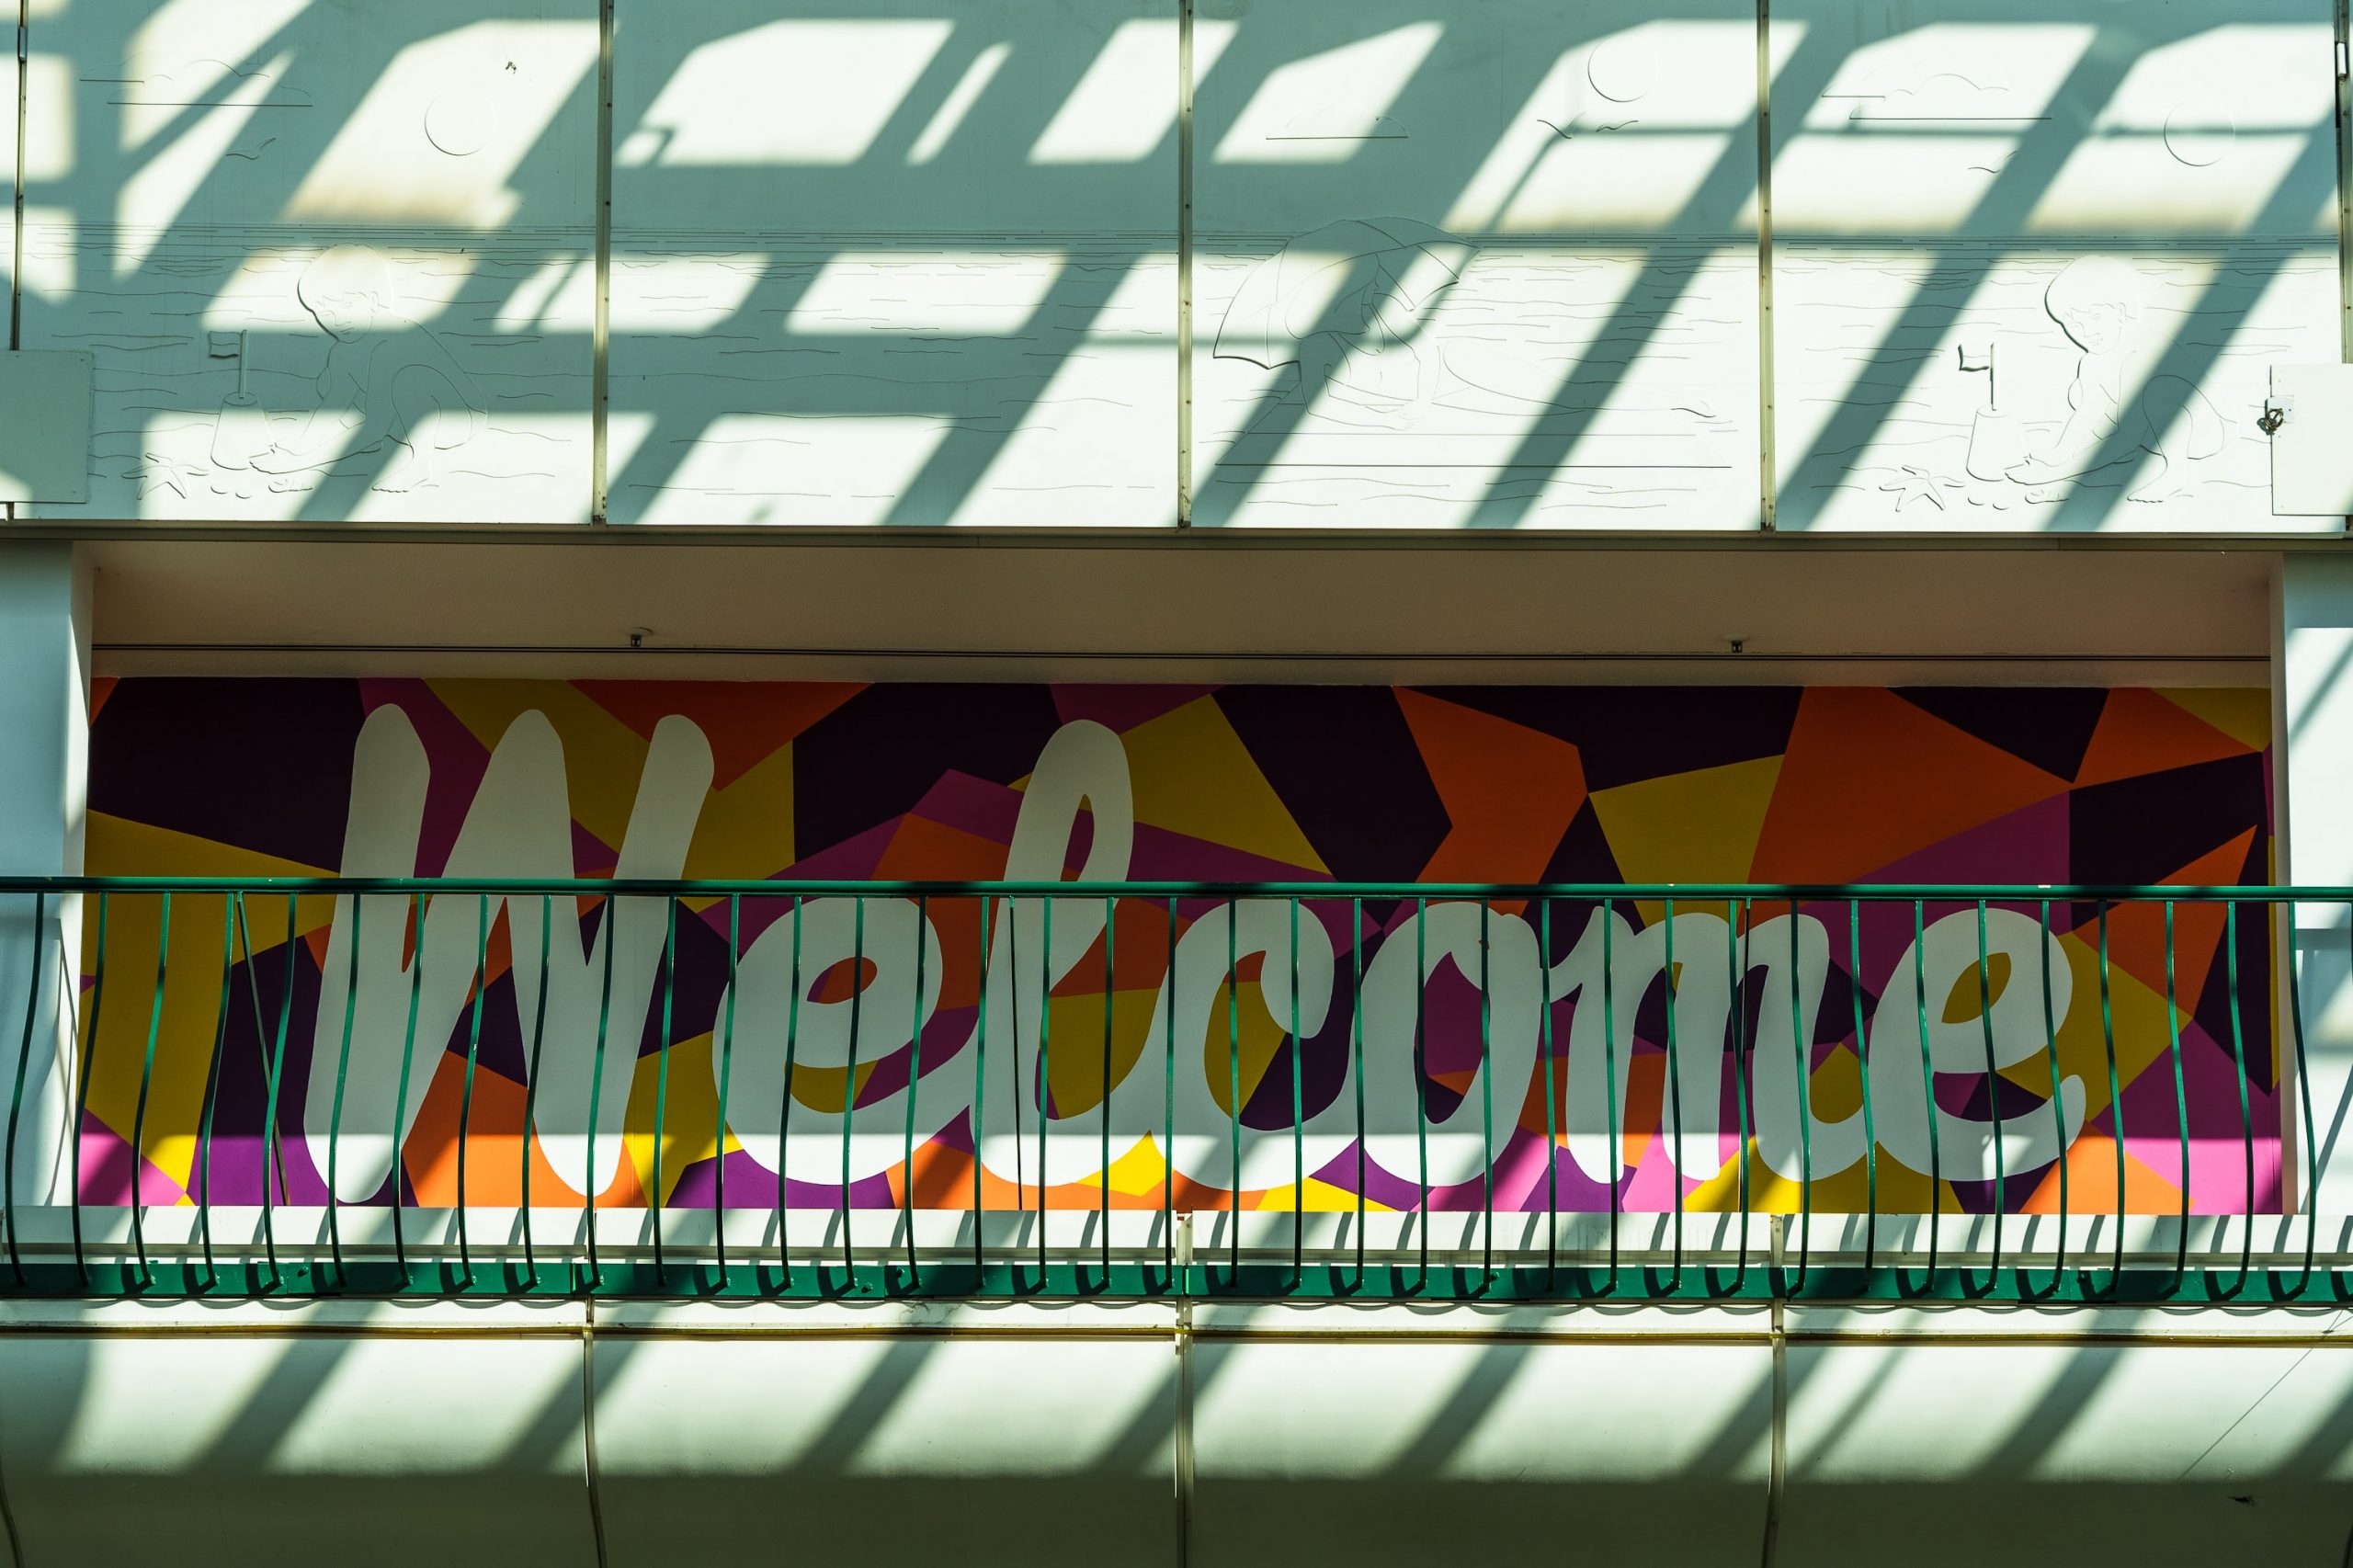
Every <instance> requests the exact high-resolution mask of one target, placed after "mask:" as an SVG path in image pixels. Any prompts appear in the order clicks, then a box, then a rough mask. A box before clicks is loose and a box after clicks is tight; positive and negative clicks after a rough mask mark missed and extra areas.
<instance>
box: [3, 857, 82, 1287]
mask: <svg viewBox="0 0 2353 1568" xmlns="http://www.w3.org/2000/svg"><path fill="white" fill-rule="evenodd" d="M101 896H104V895H101ZM48 933H49V893H48V892H47V891H46V890H43V891H41V892H36V893H34V894H33V962H32V970H31V971H30V973H31V979H30V982H29V983H28V984H27V986H26V987H25V1031H24V1038H23V1039H22V1040H20V1041H18V1042H17V1082H16V1086H15V1087H14V1088H13V1089H12V1090H11V1091H10V1092H9V1096H8V1146H7V1149H6V1151H5V1152H0V1159H5V1160H6V1165H0V1187H5V1189H6V1198H5V1199H0V1202H5V1205H6V1209H7V1215H8V1271H9V1272H10V1273H11V1274H13V1275H14V1276H15V1277H16V1280H17V1284H19V1285H22V1284H23V1283H25V1262H24V1258H23V1257H22V1256H20V1254H19V1251H18V1247H17V1129H18V1127H19V1125H20V1124H21V1123H22V1121H23V1119H24V1109H25V1074H26V1071H27V1069H28V1067H29V1066H30V1064H31V1062H32V1059H33V1029H34V1028H35V1026H36V1025H38V1024H39V1023H40V980H41V975H42V973H43V972H44V971H43V970H42V968H41V949H42V947H43V946H44V945H45V944H46V943H47V942H48V939H49V935H48ZM59 940H60V942H61V944H62V943H63V937H62V936H61V937H60V938H59ZM63 1007H64V999H63V996H62V995H61V997H60V1001H59V1010H60V1011H61V1012H62V1011H63ZM74 1142H77V1143H78V1142H81V1139H80V1136H79V1133H78V1130H77V1133H76V1136H75V1138H74Z"/></svg>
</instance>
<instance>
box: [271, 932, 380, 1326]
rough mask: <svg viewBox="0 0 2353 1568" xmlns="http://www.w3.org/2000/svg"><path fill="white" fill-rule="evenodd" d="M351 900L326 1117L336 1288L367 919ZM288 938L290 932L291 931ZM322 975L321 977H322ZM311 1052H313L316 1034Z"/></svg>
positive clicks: (341, 1277)
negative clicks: (346, 1098)
mask: <svg viewBox="0 0 2353 1568" xmlns="http://www.w3.org/2000/svg"><path fill="white" fill-rule="evenodd" d="M344 896H346V897H347V898H349V899H350V900H351V952H350V957H349V960H348V961H347V962H346V963H345V965H344V994H343V1043H342V1044H341V1045H339V1046H338V1047H337V1048H336V1050H335V1102H334V1105H333V1108H331V1110H330V1112H329V1114H328V1117H327V1251H328V1253H329V1255H330V1256H332V1257H333V1258H334V1259H335V1284H336V1287H337V1288H338V1289H340V1288H341V1287H343V1286H344V1285H345V1284H346V1283H347V1276H346V1274H345V1270H344V1267H343V1220H342V1209H343V1196H342V1188H341V1187H338V1186H337V1185H336V1181H335V1173H336V1170H337V1163H338V1159H339V1156H340V1155H341V1154H342V1153H343V1087H344V1081H345V1079H346V1078H347V1077H348V1076H349V1074H350V1072H351V1029H352V1025H353V1023H354V1022H355V1021H356V1020H357V1019H358V1017H359V949H360V934H361V922H362V921H363V920H364V919H365V918H366V916H365V913H364V912H365V910H366V907H367V903H368V900H367V899H366V897H365V896H363V895H361V894H358V893H347V894H345V895H344ZM289 935H291V933H290V934H289ZM322 978H324V977H322ZM316 1033H317V1031H316V1030H315V1029H313V1037H314V1040H313V1047H312V1049H313V1053H315V1052H316V1050H317V1046H316V1043H315V1035H316Z"/></svg>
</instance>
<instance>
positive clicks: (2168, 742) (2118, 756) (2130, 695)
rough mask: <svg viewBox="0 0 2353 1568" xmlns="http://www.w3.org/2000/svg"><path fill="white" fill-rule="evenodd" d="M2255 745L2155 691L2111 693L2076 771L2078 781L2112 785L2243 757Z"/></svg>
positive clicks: (2083, 783) (2130, 689) (2132, 690)
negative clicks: (2237, 737)
mask: <svg viewBox="0 0 2353 1568" xmlns="http://www.w3.org/2000/svg"><path fill="white" fill-rule="evenodd" d="M2252 749H2254V748H2252V747H2250V746H2248V745H2247V744H2245V742H2243V741H2240V740H2237V739H2235V738H2234V737H2233V736H2230V735H2226V734H2224V733H2222V731H2220V730H2218V729H2216V728H2214V726H2213V725H2211V724H2209V723H2208V722H2206V721H2204V720H2203V719H2200V718H2198V717H2197V716H2196V715H2194V714H2191V713H2188V712H2187V711H2185V710H2182V709H2180V708H2177V707H2176V706H2174V705H2173V704H2172V703H2170V702H2167V701H2166V700H2165V699H2164V698H2162V697H2159V696H2158V695H2157V694H2156V693H2155V692H2154V691H2145V690H2141V689H2137V688H2132V687H2127V688H2124V689H2122V690H2118V691H2111V692H2109V694H2108V703H2107V705H2106V706H2105V707H2103V708H2102V709H2101V710H2100V712H2099V723H2098V725H2097V727H2096V728H2095V729H2094V730H2093V731H2092V742H2091V744H2090V745H2089V746H2087V747H2086V748H2085V751H2084V760H2083V762H2082V763H2081V765H2079V766H2078V767H2076V769H2075V782H2076V784H2078V785H2085V784H2109V783H2113V782H2114V781H2115V780H2117V779H2119V778H2137V777H2139V776H2140V775H2142V774H2143V773H2162V772H2164V771H2165V769H2167V768H2169V767H2189V766H2190V765H2191V764H2193V763H2200V762H2214V761H2218V760H2219V759H2221V758H2222V757H2226V756H2245V755H2246V754H2247V753H2248V752H2249V751H2250V750H2252Z"/></svg>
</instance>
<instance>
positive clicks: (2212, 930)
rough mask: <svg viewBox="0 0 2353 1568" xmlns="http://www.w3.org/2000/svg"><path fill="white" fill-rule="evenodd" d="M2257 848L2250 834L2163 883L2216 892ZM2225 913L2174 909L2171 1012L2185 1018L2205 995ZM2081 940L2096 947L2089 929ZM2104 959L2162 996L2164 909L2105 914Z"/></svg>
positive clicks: (2132, 907) (2209, 908) (2141, 906)
mask: <svg viewBox="0 0 2353 1568" xmlns="http://www.w3.org/2000/svg"><path fill="white" fill-rule="evenodd" d="M2254 842H2255V829H2253V828H2248V829H2247V830H2246V831H2245V832H2244V833H2242V834H2240V835H2238V836H2237V837H2235V838H2234V839H2232V840H2231V841H2230V842H2229V843H2227V844H2223V845H2221V846H2217V847H2215V848H2213V849H2210V850H2208V851H2207V852H2206V853H2205V854H2203V855H2201V856H2200V857H2199V858H2197V859H2195V860H2192V861H2191V862H2190V863H2189V864H2188V865H2187V866H2184V867H2183V868H2182V869H2179V870H2177V871H2176V872H2174V873H2173V874H2172V875H2171V876H2168V877H2167V878H2165V881H2166V882H2168V883H2171V884H2173V885H2175V886H2177V887H2216V886H2221V885H2223V884H2226V883H2231V882H2235V881H2238V880H2239V872H2240V869H2242V868H2243V867H2245V865H2246V852H2247V848H2248V846H2250V845H2252V844H2253V843H2254ZM2229 918H2230V912H2229V910H2228V909H2227V908H2226V907H2225V906H2223V905H2222V904H2219V903H2177V904H2175V905H2174V906H2173V983H2174V1006H2176V1007H2177V1008H2178V1009H2179V1010H2180V1011H2181V1012H2183V1013H2188V1012H2189V1011H2190V1010H2191V1009H2193V1008H2195V1007H2196V1006H2198V998H2199V997H2200V996H2202V995H2204V994H2205V992H2206V971H2208V970H2209V969H2211V968H2212V967H2213V963H2214V955H2215V953H2216V952H2217V951H2219V950H2220V949H2221V948H2222V932H2223V930H2224V928H2225V926H2227V924H2228V921H2229ZM2084 937H2085V940H2086V941H2089V942H2095V943H2096V942H2097V941H2098V940H2099V930H2098V927H2097V926H2093V927H2091V928H2090V929H2088V930H2086V932H2085V933H2084ZM2108 957H2109V962H2111V963H2113V964H2115V965H2116V966H2117V967H2118V968H2120V969H2121V970H2123V971H2124V972H2126V973H2127V974H2129V975H2131V977H2132V978H2133V979H2135V980H2137V981H2139V982H2140V983H2142V984H2143V985H2145V986H2147V987H2148V988H2149V989H2150V990H2152V991H2154V992H2155V993H2156V994H2158V995H2159V996H2163V995H2164V994H2165V905H2164V904H2162V903H2127V904H2119V905H2118V906H2116V907H2115V908H2113V909H2111V910H2109V914H2108Z"/></svg>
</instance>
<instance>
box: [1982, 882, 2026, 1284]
mask: <svg viewBox="0 0 2353 1568" xmlns="http://www.w3.org/2000/svg"><path fill="white" fill-rule="evenodd" d="M2011 978H2012V979H2016V978H2017V976H2015V975H2013V976H2011ZM1977 1024H1978V1032H1979V1034H1980V1035H1981V1036H1983V1037H1984V1042H1985V1105H1986V1108H1987V1109H1988V1110H1989V1111H1990V1112H1991V1113H1992V1117H1993V1126H1994V1253H1993V1258H1992V1261H1991V1262H1990V1263H1989V1264H1988V1265H1987V1267H1986V1270H1985V1275H1986V1282H1987V1284H1988V1285H1991V1284H1992V1282H1993V1280H1994V1279H1995V1277H1996V1276H1998V1275H1999V1274H2000V1273H2001V1272H2002V1219H2003V1214H2004V1211H2005V1210H2007V1209H2008V1208H2009V1192H2008V1188H2007V1185H2006V1178H2007V1176H2008V1174H2009V1173H2008V1172H2007V1171H2006V1170H2005V1169H2004V1168H2003V1166H2004V1163H2005V1162H2004V1160H2003V1156H2002V1075H2001V1070H2000V1069H1999V1068H1998V1067H1996V1066H1995V1062H1994V974H1993V958H1992V955H1991V953H1990V952H1989V951H1988V949H1987V948H1986V945H1985V901H1984V899H1982V898H1981V899H1979V900H1978V901H1977Z"/></svg>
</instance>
